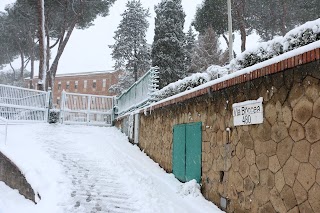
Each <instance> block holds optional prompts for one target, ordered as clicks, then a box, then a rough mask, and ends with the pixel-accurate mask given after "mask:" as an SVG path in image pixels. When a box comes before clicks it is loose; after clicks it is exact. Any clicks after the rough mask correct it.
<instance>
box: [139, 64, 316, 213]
mask: <svg viewBox="0 0 320 213" xmlns="http://www.w3.org/2000/svg"><path fill="white" fill-rule="evenodd" d="M259 97H263V107H264V121H263V124H259V125H249V126H237V127H234V126H233V117H232V104H233V103H239V102H243V101H246V100H256V99H258V98H259ZM154 108H155V109H153V110H152V111H150V112H149V113H147V114H144V113H142V114H141V118H140V132H139V146H140V148H141V149H143V150H144V151H145V152H146V153H147V154H148V155H149V156H150V157H151V158H152V159H153V160H155V161H156V162H158V163H159V164H160V166H161V167H163V168H164V169H165V170H166V171H167V172H172V136H173V133H172V130H173V126H174V125H175V124H181V123H190V122H199V121H201V122H202V181H201V183H202V192H203V195H204V196H205V197H206V198H207V199H209V200H211V201H213V202H214V203H215V204H216V205H218V206H219V205H220V199H221V197H223V198H227V200H228V202H227V209H226V211H227V212H237V213H239V212H266V213H270V212H308V213H309V212H319V209H320V199H319V198H320V61H319V60H317V61H314V62H311V63H306V64H304V65H300V66H296V67H295V68H291V69H284V71H281V72H277V73H275V74H267V75H264V76H263V77H258V78H256V79H253V80H250V81H246V82H244V83H238V84H235V85H233V86H230V87H227V88H224V89H221V90H218V91H214V92H210V90H208V92H207V93H206V94H201V95H200V96H199V95H198V96H195V97H188V98H186V99H185V100H183V101H173V102H170V104H167V105H165V106H160V107H154ZM227 128H230V132H228V131H227Z"/></svg>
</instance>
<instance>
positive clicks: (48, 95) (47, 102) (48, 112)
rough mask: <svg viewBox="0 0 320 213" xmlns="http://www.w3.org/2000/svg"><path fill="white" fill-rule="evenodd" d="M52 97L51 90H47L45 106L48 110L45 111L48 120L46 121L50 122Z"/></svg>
mask: <svg viewBox="0 0 320 213" xmlns="http://www.w3.org/2000/svg"><path fill="white" fill-rule="evenodd" d="M50 99H51V90H49V91H48V92H47V94H46V105H45V107H46V109H47V110H46V111H45V119H46V120H45V121H46V123H48V122H49V116H50V101H52V100H50Z"/></svg>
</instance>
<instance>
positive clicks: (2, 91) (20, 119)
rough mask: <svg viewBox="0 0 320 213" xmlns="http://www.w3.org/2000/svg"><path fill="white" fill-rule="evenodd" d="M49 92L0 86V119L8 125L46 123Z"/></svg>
mask: <svg viewBox="0 0 320 213" xmlns="http://www.w3.org/2000/svg"><path fill="white" fill-rule="evenodd" d="M49 98H50V92H44V91H38V90H31V89H25V88H20V87H14V86H7V85H1V84H0V117H1V118H2V120H3V119H5V120H6V121H7V122H8V123H27V122H47V121H48V108H49Z"/></svg>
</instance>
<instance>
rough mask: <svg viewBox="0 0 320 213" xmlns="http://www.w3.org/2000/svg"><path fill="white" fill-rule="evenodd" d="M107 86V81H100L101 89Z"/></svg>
mask: <svg viewBox="0 0 320 213" xmlns="http://www.w3.org/2000/svg"><path fill="white" fill-rule="evenodd" d="M106 86H107V79H103V80H102V87H103V88H105V87H106Z"/></svg>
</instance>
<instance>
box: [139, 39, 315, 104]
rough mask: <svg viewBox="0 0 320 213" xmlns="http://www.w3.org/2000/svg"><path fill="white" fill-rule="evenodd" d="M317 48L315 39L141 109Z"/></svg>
mask: <svg viewBox="0 0 320 213" xmlns="http://www.w3.org/2000/svg"><path fill="white" fill-rule="evenodd" d="M317 48H320V41H316V42H314V43H311V44H308V45H306V46H303V47H299V48H298V49H295V50H292V51H290V52H286V53H284V54H282V55H280V56H277V57H274V58H272V59H269V60H267V61H264V62H261V63H259V64H256V65H253V66H251V67H247V68H245V69H242V70H240V71H237V72H233V73H231V74H228V75H225V76H223V77H221V78H218V79H215V80H212V81H209V82H206V83H204V84H202V85H199V86H197V87H195V88H192V89H190V90H187V91H183V92H180V93H178V94H176V95H173V96H171V97H167V98H165V99H163V100H160V101H158V102H155V103H152V104H150V105H149V106H146V107H145V108H144V109H143V110H147V109H151V110H152V108H153V107H154V106H156V105H159V104H161V103H165V102H167V101H170V100H174V99H176V98H179V97H182V96H185V95H188V94H190V93H193V92H196V91H198V90H201V89H205V88H208V87H211V86H213V85H215V84H218V83H221V82H224V81H227V80H229V79H232V78H235V77H238V76H241V75H244V74H249V73H251V72H253V71H255V70H257V69H261V68H263V67H266V66H269V65H271V64H275V63H278V62H280V61H282V60H286V59H288V58H292V57H294V56H296V55H300V54H302V53H305V52H308V51H311V50H314V49H317ZM160 91H161V90H160Z"/></svg>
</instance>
